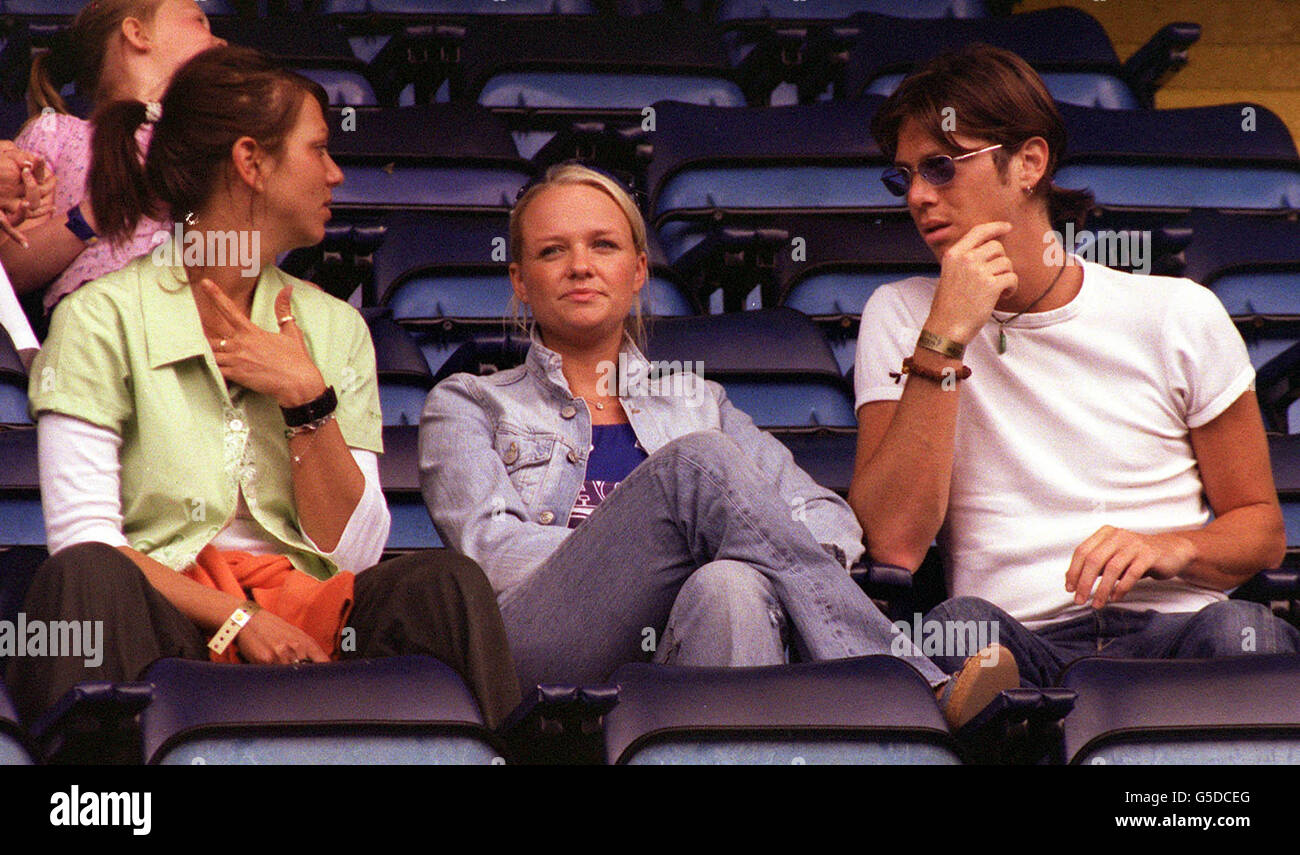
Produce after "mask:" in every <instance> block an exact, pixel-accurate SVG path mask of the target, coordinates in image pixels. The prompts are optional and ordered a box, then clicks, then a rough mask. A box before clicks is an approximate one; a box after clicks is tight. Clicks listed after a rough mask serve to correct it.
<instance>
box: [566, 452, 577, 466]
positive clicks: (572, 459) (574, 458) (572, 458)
mask: <svg viewBox="0 0 1300 855" xmlns="http://www.w3.org/2000/svg"><path fill="white" fill-rule="evenodd" d="M564 456H565V458H566V459H567V460H568V461H569V462H570V463H577V462H578V453H577V452H576V451H574V450H573V449H569V453H568V454H566V455H564Z"/></svg>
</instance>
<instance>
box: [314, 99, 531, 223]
mask: <svg viewBox="0 0 1300 855" xmlns="http://www.w3.org/2000/svg"><path fill="white" fill-rule="evenodd" d="M327 121H328V122H329V124H330V128H331V131H332V133H331V137H330V154H331V155H332V156H333V157H334V160H335V161H337V162H338V164H339V166H340V167H341V168H342V169H343V174H344V181H343V184H341V185H340V186H338V187H336V188H335V189H334V198H333V207H334V208H335V210H336V211H337V212H339V213H340V214H341V215H343V216H354V215H355V214H357V213H375V212H383V211H391V210H395V209H402V208H424V209H438V210H450V209H460V210H464V209H469V210H491V209H508V208H509V207H510V206H511V205H512V204H514V200H515V194H516V193H517V192H518V190H519V188H520V187H521V186H523V184H524V183H525V182H526V181H527V180H528V179H529V177H530V176H531V174H532V169H531V167H530V166H529V165H528V163H526V162H525V161H523V160H521V159H520V158H519V156H518V154H517V153H516V151H515V147H514V143H513V142H512V141H511V139H510V133H509V131H508V130H507V129H506V128H505V127H504V126H503V125H502V124H501V122H500V120H499V119H497V118H496V117H495V116H493V115H492V114H491V113H490V112H488V110H486V109H485V108H483V107H479V106H477V105H475V104H422V105H417V106H413V107H398V108H378V109H375V108H364V107H362V108H352V107H349V108H345V109H344V110H335V109H331V110H330V115H329V116H328V117H327Z"/></svg>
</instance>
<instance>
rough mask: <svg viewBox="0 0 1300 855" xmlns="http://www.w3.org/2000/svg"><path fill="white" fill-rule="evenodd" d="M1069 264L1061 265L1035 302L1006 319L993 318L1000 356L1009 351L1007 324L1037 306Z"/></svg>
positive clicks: (1054, 285)
mask: <svg viewBox="0 0 1300 855" xmlns="http://www.w3.org/2000/svg"><path fill="white" fill-rule="evenodd" d="M1068 266H1069V262H1066V263H1065V264H1062V265H1061V269H1060V270H1058V271H1056V278H1055V279H1053V280H1052V284H1051V285H1048V286H1047V290H1046V291H1044V292H1043V293H1041V294H1039V295H1038V296H1037V297H1035V298H1034V302H1032V303H1030V304H1029V305H1028V306H1025V307H1024V308H1023V309H1021V310H1020V311H1018V312H1016V313H1015V314H1014V315H1012V316H1011V317H1009V318H1007V319H1006V320H1005V321H999V320H998V319H997V318H994V319H993V323H995V324H997V325H998V356H1001V355H1002V354H1004V353H1006V352H1007V324H1009V323H1011V322H1012V321H1014V320H1015V319H1016V318H1018V317H1020V316H1021V315H1023V314H1024V313H1025V312H1027V311H1029V310H1030V309H1032V308H1033V307H1034V306H1037V305H1038V303H1039V301H1040V300H1042V299H1043V298H1044V297H1046V296H1047V295H1048V294H1050V293H1051V291H1052V289H1053V288H1055V287H1056V283H1057V282H1058V281H1060V279H1061V274H1062V273H1064V272H1065V268H1066V267H1068Z"/></svg>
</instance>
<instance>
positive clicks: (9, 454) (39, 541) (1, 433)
mask: <svg viewBox="0 0 1300 855" xmlns="http://www.w3.org/2000/svg"><path fill="white" fill-rule="evenodd" d="M40 491H41V481H40V475H39V473H38V472H37V468H36V428H35V427H26V428H19V429H16V430H0V520H2V521H3V525H0V547H8V546H44V545H45V517H44V515H43V514H42V513H41V493H40Z"/></svg>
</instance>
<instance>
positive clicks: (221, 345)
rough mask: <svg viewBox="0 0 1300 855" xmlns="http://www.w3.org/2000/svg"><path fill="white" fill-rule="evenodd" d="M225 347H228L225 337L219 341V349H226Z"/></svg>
mask: <svg viewBox="0 0 1300 855" xmlns="http://www.w3.org/2000/svg"><path fill="white" fill-rule="evenodd" d="M225 349H226V340H225V339H224V338H223V339H222V340H221V341H219V342H217V350H225Z"/></svg>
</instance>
